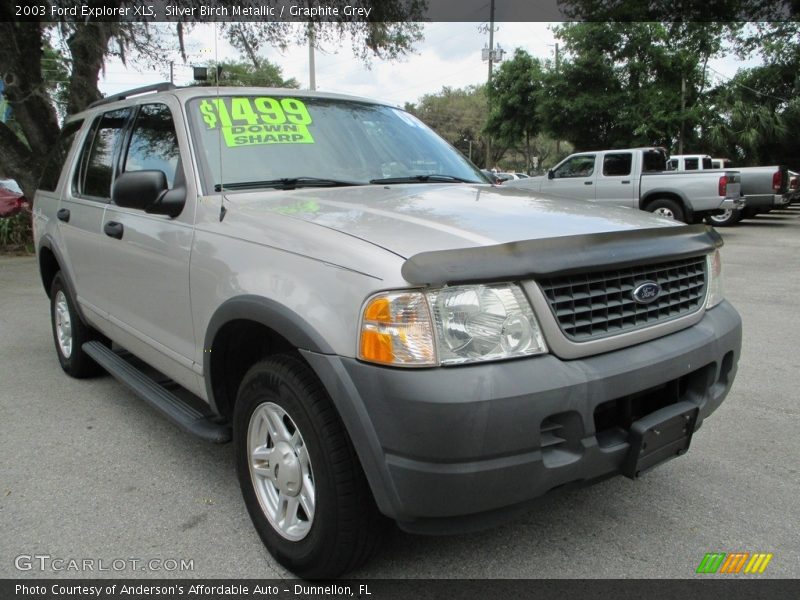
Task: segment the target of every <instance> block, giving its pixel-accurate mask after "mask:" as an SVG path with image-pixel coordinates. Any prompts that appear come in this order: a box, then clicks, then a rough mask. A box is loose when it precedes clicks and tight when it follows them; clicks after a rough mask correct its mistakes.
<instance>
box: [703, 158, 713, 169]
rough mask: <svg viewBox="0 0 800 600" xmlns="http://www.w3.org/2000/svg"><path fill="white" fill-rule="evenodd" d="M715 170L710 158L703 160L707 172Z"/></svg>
mask: <svg viewBox="0 0 800 600" xmlns="http://www.w3.org/2000/svg"><path fill="white" fill-rule="evenodd" d="M713 168H714V167H712V166H711V159H710V158H709V157H708V156H706V157H705V158H704V159H703V169H705V170H706V171H707V170H709V169H713Z"/></svg>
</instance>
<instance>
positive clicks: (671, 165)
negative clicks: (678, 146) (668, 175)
mask: <svg viewBox="0 0 800 600" xmlns="http://www.w3.org/2000/svg"><path fill="white" fill-rule="evenodd" d="M677 170H678V159H677V158H670V159H669V162H667V171H677Z"/></svg>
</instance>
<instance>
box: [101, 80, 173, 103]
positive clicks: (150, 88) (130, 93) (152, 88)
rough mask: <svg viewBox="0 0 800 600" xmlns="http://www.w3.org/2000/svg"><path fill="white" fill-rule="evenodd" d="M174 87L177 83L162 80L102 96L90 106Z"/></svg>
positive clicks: (164, 90)
mask: <svg viewBox="0 0 800 600" xmlns="http://www.w3.org/2000/svg"><path fill="white" fill-rule="evenodd" d="M174 89H175V85H173V84H172V83H170V82H169V81H162V82H161V83H154V84H153V85H146V86H144V87H140V88H135V89H132V90H128V91H127V92H120V93H119V94H114V95H113V96H106V97H105V98H101V99H100V100H96V101H95V102H92V103H91V104H90V105H89V108H94V107H95V106H102V105H103V104H110V103H111V102H117V101H118V100H125V98H130V97H131V96H138V95H139V94H146V93H148V92H166V91H168V90H174Z"/></svg>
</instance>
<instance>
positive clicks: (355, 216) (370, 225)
mask: <svg viewBox="0 0 800 600" xmlns="http://www.w3.org/2000/svg"><path fill="white" fill-rule="evenodd" d="M226 199H227V200H228V201H229V202H230V204H231V205H232V206H233V207H235V210H236V212H238V213H240V216H241V218H243V219H244V220H246V221H248V222H250V223H253V224H255V223H257V222H258V221H259V220H268V221H273V222H274V219H275V214H276V213H277V214H280V215H284V216H286V217H289V218H292V219H299V220H302V221H305V222H307V223H313V224H314V225H318V226H321V227H325V228H327V229H332V230H334V231H338V232H341V233H344V234H347V235H350V236H353V237H356V238H359V239H362V240H365V241H367V242H370V243H372V244H375V245H377V246H380V247H382V248H385V249H386V250H389V251H391V252H393V253H395V254H397V255H399V256H401V257H403V258H409V257H411V256H413V255H414V254H417V253H419V252H427V251H433V250H448V249H455V248H468V247H474V246H491V245H495V244H503V243H507V242H514V241H520V240H530V239H541V238H548V237H560V236H570V235H580V234H587V233H603V232H611V231H624V230H630V229H642V228H652V227H670V226H675V225H678V224H677V223H675V222H674V221H671V220H668V219H664V218H660V217H655V216H654V215H651V214H650V213H646V212H643V211H640V210H636V209H627V208H617V207H609V206H603V205H599V204H595V203H592V202H587V201H583V200H566V199H563V198H555V197H551V196H547V195H543V194H538V193H535V192H531V191H529V190H524V189H521V188H516V189H514V188H503V187H494V186H490V185H480V184H474V185H473V184H449V183H447V184H441V183H437V184H406V185H386V186H384V185H369V186H363V187H362V186H358V187H347V188H341V187H340V188H324V189H318V188H305V189H299V190H293V191H280V190H275V191H268V192H265V191H258V192H243V193H228V194H227V195H226Z"/></svg>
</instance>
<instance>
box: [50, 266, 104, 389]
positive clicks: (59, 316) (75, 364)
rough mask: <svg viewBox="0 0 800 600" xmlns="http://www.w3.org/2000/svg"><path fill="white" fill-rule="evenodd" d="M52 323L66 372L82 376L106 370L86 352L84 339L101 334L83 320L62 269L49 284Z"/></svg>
mask: <svg viewBox="0 0 800 600" xmlns="http://www.w3.org/2000/svg"><path fill="white" fill-rule="evenodd" d="M50 322H51V324H52V326H53V341H54V342H55V345H56V354H57V355H58V362H59V363H60V364H61V368H62V369H64V372H65V373H66V374H67V375H69V376H71V377H75V378H78V379H83V378H85V377H92V376H94V375H98V374H100V373H102V372H103V369H102V368H101V367H100V366H99V365H98V364H97V363H96V362H94V361H93V360H92V359H91V358H90V357H89V355H88V354H86V353H85V352H84V351H83V344H84V343H85V342H89V341H91V340H95V339H98V338H99V337H100V336H99V334H98V333H97V332H96V331H95V330H94V329H92V328H91V327H89V326H88V325H86V324H85V323H84V322H83V321H82V320H81V317H80V315H79V314H78V312H77V310H75V303H74V301H73V300H72V298H71V297H70V294H69V291H68V290H67V288H66V286H65V285H64V278H63V277H62V275H61V273H60V272H59V273H56V276H55V277H54V278H53V283H52V285H51V286H50Z"/></svg>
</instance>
